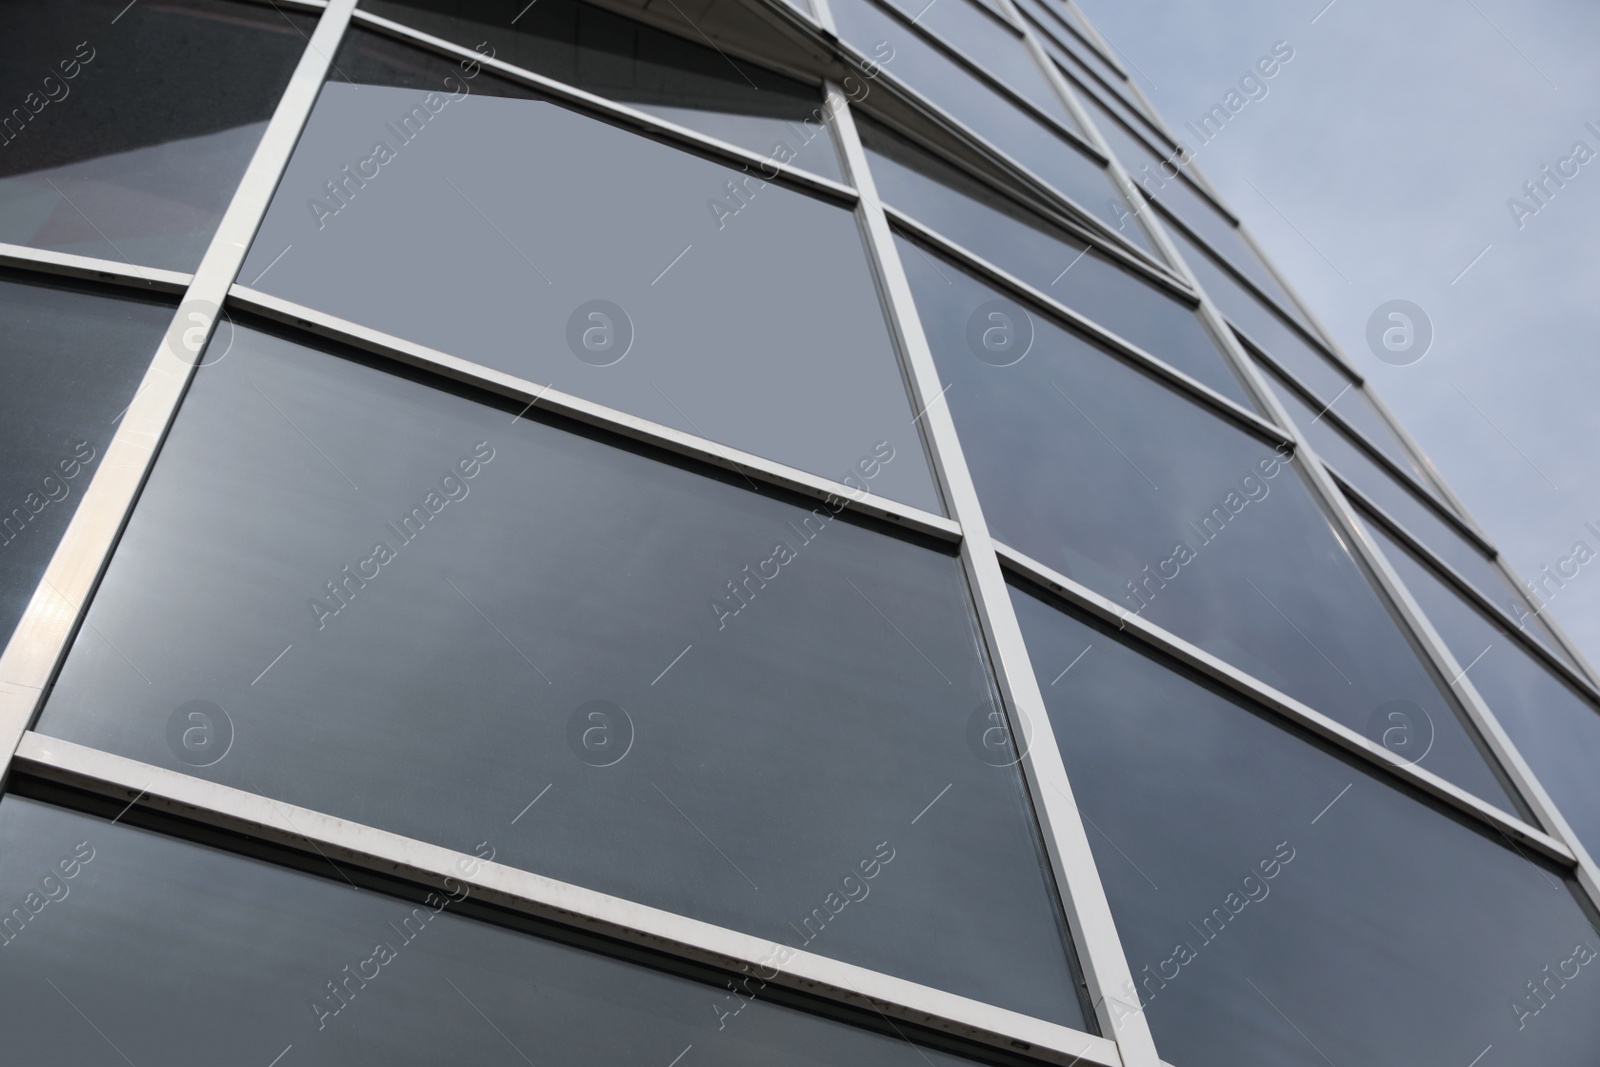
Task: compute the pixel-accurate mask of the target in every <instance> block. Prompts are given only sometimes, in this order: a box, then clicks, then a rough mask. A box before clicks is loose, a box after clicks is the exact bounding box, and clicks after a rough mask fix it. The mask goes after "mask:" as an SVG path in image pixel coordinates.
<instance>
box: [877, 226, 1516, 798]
mask: <svg viewBox="0 0 1600 1067" xmlns="http://www.w3.org/2000/svg"><path fill="white" fill-rule="evenodd" d="M901 247H902V253H901V258H902V260H904V262H905V265H906V271H907V273H908V275H909V276H910V278H911V284H912V290H913V292H914V294H915V296H916V300H917V308H918V310H919V311H920V313H921V315H922V322H923V325H924V327H925V329H926V330H927V333H928V339H929V343H930V344H931V346H932V348H933V354H934V358H935V360H936V361H937V363H938V366H939V372H940V377H941V379H942V380H943V381H944V382H946V383H948V391H947V392H946V393H945V402H946V403H948V404H949V405H950V409H951V412H952V413H953V415H954V417H955V422H956V428H957V429H958V430H959V431H960V434H961V442H962V449H963V451H964V452H965V453H966V457H967V462H968V464H969V466H970V467H971V469H972V476H973V479H974V480H975V481H976V483H977V488H978V491H979V493H980V494H982V495H983V498H984V511H985V515H986V517H987V519H988V522H989V526H990V528H991V529H992V530H993V531H994V535H995V537H997V538H998V539H999V540H1001V541H1003V542H1005V543H1006V544H1008V545H1011V546H1012V547H1014V548H1017V549H1020V550H1021V551H1023V552H1025V553H1027V554H1028V555H1030V556H1032V557H1033V558H1035V559H1037V560H1039V561H1040V562H1042V563H1044V564H1045V565H1046V566H1049V567H1053V568H1055V569H1057V570H1059V571H1062V572H1063V573H1065V574H1066V575H1067V576H1068V577H1071V578H1073V579H1075V580H1077V581H1079V582H1082V583H1083V584H1084V585H1086V586H1088V587H1090V588H1091V589H1094V590H1096V591H1097V592H1099V593H1102V594H1104V595H1105V596H1107V597H1110V598H1111V599H1112V600H1115V601H1117V602H1119V603H1120V604H1122V605H1124V606H1125V607H1126V608H1127V610H1129V611H1131V612H1137V613H1142V614H1143V615H1144V616H1145V617H1146V618H1148V619H1149V620H1150V621H1152V622H1154V623H1157V624H1159V625H1161V626H1164V627H1166V628H1167V629H1168V630H1171V631H1172V632H1173V633H1176V634H1178V635H1179V636H1181V637H1184V638H1187V639H1188V640H1190V641H1193V642H1194V643H1195V644H1197V645H1199V646H1200V647H1201V648H1204V649H1206V650H1207V651H1208V652H1211V653H1213V654H1214V655H1216V656H1218V657H1220V658H1221V659H1224V660H1226V661H1228V662H1229V663H1231V664H1233V665H1234V666H1236V667H1238V668H1239V669H1241V670H1244V671H1246V672H1248V673H1250V674H1252V675H1254V676H1256V677H1257V678H1260V679H1261V680H1263V681H1265V682H1266V683H1267V684H1269V685H1272V686H1275V687H1276V688H1278V689H1280V690H1282V691H1283V692H1285V693H1287V694H1289V695H1290V696H1293V697H1295V698H1297V699H1299V700H1301V701H1303V702H1305V703H1306V704H1308V705H1310V706H1311V707H1313V708H1316V709H1317V710H1318V711H1321V712H1322V713H1324V714H1326V715H1328V716H1329V717H1330V718H1333V719H1335V720H1337V721H1338V722H1341V723H1343V724H1345V725H1346V726H1348V727H1350V728H1351V729H1353V730H1356V731H1357V732H1361V733H1364V734H1366V735H1367V736H1369V737H1371V738H1373V740H1375V741H1376V740H1377V739H1378V738H1379V737H1380V736H1382V735H1383V730H1382V729H1380V728H1378V723H1379V722H1380V721H1381V720H1382V718H1383V715H1384V711H1383V709H1384V708H1386V707H1388V706H1389V705H1390V704H1391V703H1392V702H1394V701H1405V702H1408V704H1409V705H1410V706H1414V707H1416V708H1417V709H1418V714H1419V715H1424V716H1426V717H1427V718H1428V719H1429V720H1430V721H1431V722H1432V724H1433V730H1432V733H1433V734H1434V735H1435V736H1434V737H1433V739H1432V743H1431V745H1430V746H1428V747H1427V750H1426V752H1425V753H1424V752H1422V751H1420V750H1418V749H1416V748H1413V749H1408V750H1406V751H1405V753H1404V754H1405V755H1407V756H1408V757H1410V756H1413V755H1415V756H1418V757H1423V759H1422V762H1423V765H1424V766H1426V767H1428V768H1429V769H1430V770H1433V771H1436V772H1437V773H1439V774H1441V775H1443V776H1444V777H1446V778H1449V779H1451V780H1452V781H1454V782H1456V783H1457V784H1458V785H1460V786H1462V787H1463V788H1465V789H1469V790H1472V791H1473V792H1475V793H1477V794H1478V795H1479V796H1482V797H1484V798H1485V799H1486V800H1488V801H1489V802H1490V803H1494V804H1500V805H1504V806H1507V807H1508V808H1509V807H1510V803H1511V802H1510V800H1509V798H1508V796H1507V794H1506V792H1505V790H1504V788H1503V787H1502V786H1501V784H1500V783H1499V781H1498V780H1497V779H1496V778H1495V776H1494V774H1493V772H1492V771H1491V770H1490V768H1489V766H1488V764H1487V762H1486V761H1485V759H1484V757H1483V755H1482V754H1481V752H1480V751H1479V747H1478V744H1477V742H1476V740H1475V738H1474V737H1473V736H1472V735H1471V733H1470V731H1469V729H1468V728H1467V726H1466V724H1465V723H1464V722H1463V721H1462V720H1461V718H1460V715H1459V712H1458V709H1456V707H1455V706H1454V704H1453V702H1452V701H1451V700H1450V698H1449V697H1448V696H1447V695H1446V694H1445V693H1444V692H1442V691H1441V689H1440V686H1439V684H1438V681H1437V680H1436V678H1435V677H1434V675H1433V674H1432V673H1431V672H1430V671H1429V670H1428V669H1427V668H1426V667H1425V666H1424V664H1423V662H1422V661H1421V660H1420V659H1419V655H1418V651H1417V650H1416V649H1415V648H1414V647H1413V646H1412V644H1411V643H1410V642H1409V640H1408V639H1407V637H1406V636H1405V634H1404V631H1403V630H1402V629H1401V627H1400V626H1399V625H1398V622H1397V620H1396V619H1395V618H1394V616H1393V615H1392V613H1391V612H1390V610H1389V609H1388V607H1387V605H1386V604H1385V603H1384V602H1383V601H1382V600H1380V598H1379V596H1378V593H1377V591H1376V590H1375V589H1374V588H1373V587H1372V585H1371V584H1370V582H1369V581H1368V579H1367V576H1366V574H1365V572H1364V571H1363V570H1362V569H1361V567H1360V565H1359V564H1358V563H1357V561H1356V560H1355V559H1354V558H1353V557H1352V556H1351V554H1350V551H1349V549H1348V547H1347V546H1346V544H1345V543H1344V541H1343V540H1342V539H1341V538H1340V537H1339V536H1338V534H1337V532H1336V531H1335V529H1334V528H1333V526H1332V524H1331V522H1330V521H1329V519H1328V517H1327V516H1326V515H1325V514H1324V512H1323V511H1322V510H1321V509H1320V508H1319V507H1318V505H1317V504H1316V502H1315V500H1314V498H1313V497H1312V495H1311V494H1310V492H1309V491H1308V489H1307V486H1306V485H1305V483H1304V482H1303V481H1302V480H1301V479H1300V476H1299V474H1298V473H1297V472H1296V471H1295V470H1294V469H1293V466H1294V465H1293V463H1292V462H1286V461H1285V455H1284V453H1285V452H1286V450H1279V451H1275V450H1274V448H1273V446H1272V445H1269V444H1266V443H1265V442H1263V441H1261V440H1260V439H1259V438H1257V437H1255V436H1253V435H1251V434H1249V433H1247V432H1245V431H1244V430H1242V429H1239V428H1236V427H1235V426H1233V425H1231V424H1229V423H1227V422H1224V421H1223V420H1221V419H1220V418H1218V417H1216V416H1215V415H1213V414H1211V413H1210V412H1209V411H1207V410H1205V409H1204V408H1202V407H1201V406H1200V405H1199V404H1197V403H1195V402H1193V401H1191V400H1189V399H1187V398H1185V397H1183V396H1182V395H1180V394H1178V393H1176V392H1174V391H1172V390H1170V389H1167V388H1165V387H1163V386H1161V385H1160V384H1159V383H1157V382H1156V381H1154V380H1153V379H1151V378H1150V377H1148V376H1147V375H1146V374H1144V373H1142V372H1141V371H1139V370H1137V369H1135V368H1134V367H1132V366H1130V365H1129V364H1126V363H1124V362H1122V361H1120V360H1116V359H1112V358H1110V357H1108V356H1107V355H1106V354H1105V353H1103V352H1101V351H1100V350H1098V349H1096V348H1095V347H1093V346H1091V345H1090V344H1089V343H1088V342H1086V341H1083V340H1081V339H1079V338H1078V337H1076V336H1075V335H1073V334H1070V333H1068V332H1067V331H1066V330H1063V329H1060V328H1058V327H1056V326H1054V325H1053V324H1051V323H1049V322H1046V321H1045V320H1043V319H1042V318H1039V317H1036V316H1030V315H1028V314H1027V313H1026V312H1025V311H1023V310H1022V309H1021V308H1020V307H1018V306H1017V305H1016V304H1014V303H1012V302H1011V301H1009V300H1006V299H1004V298H1002V297H1000V296H999V295H998V294H997V293H996V292H995V291H994V290H992V289H989V288H987V287H986V286H983V285H982V284H980V283H978V282H976V281H975V280H973V279H972V278H970V277H969V276H967V275H966V274H964V273H962V272H961V271H960V270H958V269H957V268H956V267H955V266H954V265H951V264H946V263H942V262H941V263H940V264H939V265H938V267H937V269H935V267H934V266H933V265H932V263H931V261H930V260H929V259H928V258H927V257H925V256H923V255H921V254H920V253H917V252H916V251H914V250H912V249H911V248H910V247H909V246H908V245H907V244H906V243H905V242H902V244H901ZM985 342H991V343H993V346H992V347H990V348H985ZM1002 342H1004V343H1002ZM1019 353H1020V356H1019Z"/></svg>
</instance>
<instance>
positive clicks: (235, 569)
mask: <svg viewBox="0 0 1600 1067" xmlns="http://www.w3.org/2000/svg"><path fill="white" fill-rule="evenodd" d="M521 407H522V405H521V404H515V403H503V404H502V403H494V402H490V401H488V400H487V399H483V398H476V397H472V396H468V395H464V394H463V393H457V392H445V391H439V390H436V389H435V388H433V387H432V386H431V385H430V384H429V383H428V382H426V381H422V380H416V379H413V378H411V377H408V376H404V375H401V374H399V373H389V372H388V371H387V370H386V369H384V368H380V367H377V366H372V365H367V364H365V363H364V362H358V361H356V360H355V359H345V358H339V357H337V356H335V355H330V354H328V353H326V352H323V351H315V350H312V349H309V348H305V347H302V346H301V345H299V344H297V343H295V342H294V341H292V340H289V339H286V338H282V337H279V336H277V335H271V334H267V333H261V332H257V331H255V330H253V329H250V328H248V327H245V326H241V327H240V328H239V329H238V331H237V333H236V335H235V336H234V338H233V341H232V347H231V349H230V350H229V351H228V353H227V355H226V356H225V357H223V358H221V359H220V360H219V361H215V362H212V363H211V364H210V365H208V366H204V367H202V368H201V369H200V370H199V371H198V372H197V374H196V379H195V382H194V384H193V386H192V388H191V390H190V392H189V395H188V397H187V398H186V400H185V401H184V405H183V408H182V410H181V411H180V413H179V415H178V418H177V421H176V423H175V425H174V428H173V430H172V433H171V435H170V437H169V439H168V440H167V442H166V444H165V445H164V446H163V448H162V452H161V457H160V459H159V460H158V462H157V464H156V466H155V470H154V472H153V473H152V476H151V479H150V482H149V484H148V486H147V487H146V488H145V491H144V493H143V495H142V496H141V498H140V501H139V506H138V508H137V510H136V511H135V513H134V515H133V517H132V519H131V520H130V523H129V527H128V530H127V532H126V533H125V534H124V536H123V538H122V541H121V543H120V545H119V547H118V550H117V554H116V556H115V557H114V559H113V560H112V562H111V564H110V567H109V569H108V572H107V574H106V577H105V579H104V581H103V582H102V584H101V587H100V589H99V592H98V594H97V595H96V597H95V599H94V602H93V604H92V605H91V607H90V609H89V624H88V625H87V626H85V627H84V629H83V631H82V636H81V637H80V638H79V640H77V641H76V642H75V643H74V647H73V650H72V651H71V653H70V655H69V657H68V659H67V662H66V664H65V666H64V668H63V672H62V674H61V676H60V678H59V679H58V681H57V683H56V686H55V688H54V690H53V692H52V695H51V697H50V700H49V702H48V706H47V707H46V709H45V711H44V713H43V718H42V720H41V725H40V729H41V730H42V731H43V732H45V733H48V734H51V735H53V736H58V737H64V738H66V739H68V740H73V741H79V742H82V743H84V744H89V745H94V746H97V747H101V748H104V749H107V750H109V751H112V752H117V753H121V754H124V755H127V756H130V757H133V758H136V759H139V760H143V761H145V762H149V763H154V764H157V765H160V766H165V767H173V768H177V769H184V770H191V771H192V773H198V774H202V775H204V776H206V777H209V778H211V779H214V780H217V781H221V782H225V783H227V784H230V785H234V786H237V787H239V788H241V789H251V790H259V791H261V792H263V793H265V794H267V795H269V796H273V797H279V798H282V799H285V800H288V801H291V802H294V803H297V804H301V805H304V806H306V807H309V808H313V809H315V810H318V811H324V812H329V813H331V814H334V815H338V816H341V817H344V818H348V819H352V820H356V821H359V822H363V823H369V824H373V825H376V826H379V827H382V828H384V829H387V830H392V831H394V832H397V833H401V834H405V835H407V836H409V837H414V838H420V839H422V840H425V841H431V842H434V843H437V844H440V845H446V846H449V847H454V848H460V849H467V848H469V847H470V846H471V844H472V843H474V842H476V841H479V840H482V839H483V838H484V837H486V836H492V837H494V839H495V842H496V845H497V847H498V848H499V850H500V851H499V855H500V860H501V862H504V863H508V864H511V865H514V866H518V867H523V868H526V869H530V870H533V871H537V872H538V873H540V874H545V875H549V876H551V877H554V878H557V879H560V880H562V881H566V882H573V883H576V884H578V885H583V886H587V887H590V888H593V889H597V890H601V891H603V892H607V893H611V894H614V895H617V896H620V897H625V898H627V899H629V900H635V901H640V902H643V903H645V904H649V905H651V906H654V907H657V908H662V909H665V910H668V911H673V912H678V913H681V914H685V915H688V916H691V917H693V918H696V919H702V920H705V921H707V922H712V923H716V924H718V925H722V926H728V927H732V928H734V929H737V930H742V931H745V932H748V933H751V934H753V935H756V936H760V937H763V938H770V939H773V940H777V941H782V942H785V943H788V944H791V945H794V946H795V947H800V946H801V945H802V944H803V945H805V946H806V947H808V948H809V949H810V950H811V951H814V952H818V953H821V954H823V955H827V956H832V957H834V958H838V959H843V960H847V961H849V962H852V963H858V964H861V965H862V966H866V967H870V968H873V969H877V970H882V971H887V972H889V973H891V974H895V975H898V976H901V977H904V978H908V979H911V980H913V981H918V982H922V983H925V984H927V985H931V986H936V987H939V988H942V989H947V990H950V991H953V992H956V993H960V994H962V995H965V996H969V997H972V998H974V999H977V1000H982V1001H988V1002H992V1003H996V1004H1001V1005H1004V1006H1006V1007H1009V1008H1013V1009H1015V1010H1017V1011H1020V1012H1025V1013H1027V1014H1030V1015H1035V1016H1041V1017H1044V1018H1047V1019H1051V1020H1054V1021H1057V1022H1062V1023H1066V1024H1068V1025H1071V1026H1075V1027H1080V1028H1081V1027H1082V1026H1083V1016H1082V1013H1081V1010H1080V1008H1079V1005H1078V1001H1077V995H1076V992H1075V990H1076V984H1075V980H1074V977H1073V973H1072V969H1071V965H1070V963H1069V957H1068V952H1067V949H1066V948H1065V947H1064V942H1063V940H1062V938H1061V937H1060V936H1057V935H1055V934H1052V931H1056V930H1057V929H1058V925H1059V924H1058V922H1057V909H1056V906H1055V904H1054V897H1053V895H1052V891H1051V889H1050V886H1049V882H1048V876H1047V875H1046V873H1045V870H1044V867H1043V865H1042V860H1041V858H1040V855H1039V846H1038V842H1037V837H1036V833H1035V830H1034V827H1033V824H1032V821H1031V817H1030V816H1029V814H1028V806H1027V804H1028V802H1027V799H1026V796H1025V794H1024V790H1023V785H1022V779H1021V777H1020V775H1019V773H1018V772H1017V769H1016V767H1015V766H1014V765H1012V764H1013V763H1014V761H1013V760H1010V759H1005V760H996V759H995V758H994V757H993V756H991V755H990V754H989V752H988V750H987V749H985V748H984V747H983V746H982V745H980V744H978V742H977V741H976V740H974V738H981V737H982V736H983V733H984V730H985V729H986V728H987V727H988V726H990V725H992V722H991V721H990V720H988V719H986V716H988V715H991V714H993V713H994V712H995V707H996V705H995V703H994V701H995V699H996V697H995V692H994V686H993V682H992V679H991V677H990V673H989V669H988V667H987V665H986V662H985V658H984V656H983V653H982V650H981V647H980V645H979V639H978V635H977V631H976V622H975V618H974V615H973V609H972V604H971V602H970V599H969V597H968V594H967V591H966V587H965V584H964V582H963V579H962V575H961V571H960V568H959V566H958V564H957V562H956V560H954V559H953V558H951V557H950V556H948V555H945V554H943V553H941V552H938V551H934V550H931V549H929V548H925V547H922V546H920V545H916V544H911V543H908V542H905V541H902V540H899V539H897V538H895V537H891V536H886V535H884V534H882V533H880V532H878V531H877V530H875V529H869V528H866V527H864V526H861V525H855V524H853V520H851V519H850V518H848V516H845V515H841V514H839V512H840V509H841V508H842V507H843V504H842V502H841V501H838V500H834V501H833V502H832V503H826V502H822V501H812V502H804V503H794V502H790V498H788V497H783V498H781V499H779V498H777V497H776V496H775V495H774V494H773V493H761V492H757V491H753V487H752V486H751V485H749V484H748V483H746V482H745V481H744V480H743V479H742V478H740V477H739V476H738V475H737V474H726V475H719V476H708V475H703V474H700V473H694V472H692V471H690V470H687V469H681V468H679V467H676V466H671V465H668V464H667V463H664V462H661V461H659V460H658V459H656V458H653V457H652V456H650V455H645V454H640V453H636V452H633V451H628V450H624V449H622V448H619V447H612V445H610V444H608V443H606V442H604V441H601V440H596V439H592V438H590V437H587V436H580V435H578V434H576V433H572V432H568V431H567V430H565V429H560V428H557V427H555V426H552V425H547V424H544V423H539V422H534V421H531V420H532V418H533V417H534V416H536V415H537V414H538V409H537V408H535V409H534V410H533V411H532V412H530V413H528V415H525V416H522V417H518V411H519V409H520V408H521ZM903 441H904V437H902V438H901V439H899V440H895V441H885V440H879V441H876V442H874V441H872V440H865V441H862V442H860V444H859V445H858V446H857V448H858V454H859V457H860V466H859V467H858V468H857V478H858V480H859V481H861V482H864V483H867V484H870V483H871V482H872V481H873V480H875V479H876V478H877V477H881V475H882V474H883V473H884V472H887V471H888V470H892V469H893V467H894V466H895V465H896V464H898V463H902V462H905V461H906V460H909V459H912V458H914V450H915V445H905V444H903ZM113 645H114V646H115V647H114V648H113V647H112V646H113ZM119 653H120V654H119ZM123 655H125V656H126V657H127V658H126V659H125V660H124V659H123V658H122V656H123ZM133 665H137V670H138V671H139V672H142V674H143V677H141V676H140V674H138V673H134V670H135V668H134V666H133ZM145 679H148V684H145ZM196 714H198V715H199V716H200V718H199V719H194V718H193V716H194V715H196ZM185 723H195V724H196V725H195V726H193V727H191V726H186V725H185ZM210 726H214V727H215V729H216V731H217V732H216V733H211V734H207V733H204V732H203V731H204V728H206V727H210ZM195 730H202V732H201V733H195V732H194V731H195ZM224 733H225V734H226V737H227V738H228V739H230V740H231V739H233V738H235V737H236V738H237V740H236V741H233V742H232V745H231V748H229V747H224V746H223V745H222V743H221V738H222V737H223V736H224ZM985 757H988V758H989V759H990V760H991V761H992V762H999V763H1001V764H1003V765H1002V766H998V767H997V766H993V765H991V763H990V762H985ZM402 768H403V773H401V772H400V769H402ZM947 787H948V793H947V794H946V795H944V796H943V797H942V799H939V802H938V804H937V805H936V806H935V807H933V808H932V810H930V811H928V812H927V813H926V814H925V815H924V816H923V817H922V818H921V819H920V820H918V821H917V822H916V823H914V824H913V822H912V819H913V818H914V817H916V816H917V815H918V813H919V812H920V811H921V810H922V809H923V808H924V807H926V806H927V805H928V804H929V803H930V802H932V801H933V800H934V799H935V798H936V797H939V796H940V793H941V790H945V789H946V788H947ZM497 828H499V829H497ZM865 871H870V872H871V876H870V877H869V876H867V875H866V874H864V873H863V872H865ZM867 904H871V905H872V907H870V908H869V907H867V906H866V905H867ZM930 931H937V936H929V935H930Z"/></svg>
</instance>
